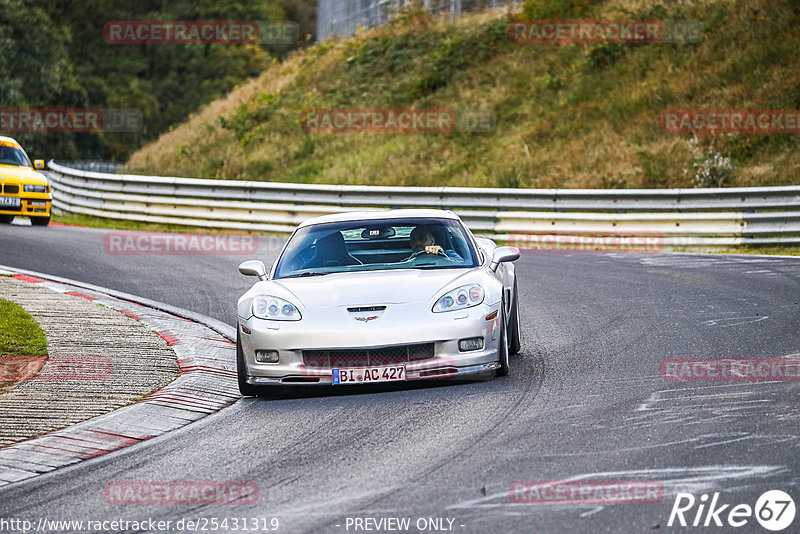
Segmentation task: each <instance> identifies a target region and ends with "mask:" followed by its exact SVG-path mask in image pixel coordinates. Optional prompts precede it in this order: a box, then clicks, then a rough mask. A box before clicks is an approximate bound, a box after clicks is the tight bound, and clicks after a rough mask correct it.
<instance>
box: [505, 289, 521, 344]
mask: <svg viewBox="0 0 800 534" xmlns="http://www.w3.org/2000/svg"><path fill="white" fill-rule="evenodd" d="M518 297H519V292H518V291H517V280H516V279H514V293H513V295H512V298H513V299H514V304H512V306H511V316H510V317H509V319H508V353H509V354H512V355H514V354H519V351H520V350H521V349H522V333H521V332H520V329H519V298H518Z"/></svg>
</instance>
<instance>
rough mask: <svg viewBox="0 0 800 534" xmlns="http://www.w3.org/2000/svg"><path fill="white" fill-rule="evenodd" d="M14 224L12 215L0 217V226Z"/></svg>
mask: <svg viewBox="0 0 800 534" xmlns="http://www.w3.org/2000/svg"><path fill="white" fill-rule="evenodd" d="M12 222H14V216H13V215H0V224H11V223H12Z"/></svg>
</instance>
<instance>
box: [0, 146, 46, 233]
mask: <svg viewBox="0 0 800 534" xmlns="http://www.w3.org/2000/svg"><path fill="white" fill-rule="evenodd" d="M38 169H44V160H41V159H37V160H35V161H34V162H33V165H31V160H30V159H29V158H28V155H27V154H26V153H25V151H24V150H22V147H21V146H19V143H17V142H16V141H15V140H13V139H11V138H10V137H2V136H0V223H5V224H9V223H10V222H12V221H13V220H14V217H16V216H23V217H30V219H31V224H34V225H41V226H47V225H48V224H50V202H51V200H52V198H51V197H50V184H48V183H47V177H45V175H44V174H41V173H39V172H36V171H37V170H38Z"/></svg>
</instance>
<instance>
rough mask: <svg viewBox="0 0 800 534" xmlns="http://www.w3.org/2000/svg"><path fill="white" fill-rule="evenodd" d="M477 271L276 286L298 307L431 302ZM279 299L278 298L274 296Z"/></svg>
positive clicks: (290, 281)
mask: <svg viewBox="0 0 800 534" xmlns="http://www.w3.org/2000/svg"><path fill="white" fill-rule="evenodd" d="M477 270H479V269H478V268H469V269H431V270H402V271H400V270H395V271H368V272H360V273H356V272H350V273H333V274H327V275H324V276H313V277H307V278H282V279H277V280H272V281H270V282H265V283H266V284H275V285H276V286H280V287H281V288H283V289H285V290H286V291H288V292H289V293H290V294H291V295H293V296H294V297H296V299H297V300H298V304H299V305H301V306H313V307H339V306H372V305H381V304H405V303H410V302H431V301H433V298H434V297H436V296H438V294H439V293H440V292H443V291H446V290H450V289H453V288H454V287H456V286H457V285H459V284H469V283H470V282H473V281H476V279H477V277H476V276H474V275H475V274H476V271H477ZM276 296H279V295H276Z"/></svg>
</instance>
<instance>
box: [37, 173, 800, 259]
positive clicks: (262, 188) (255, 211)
mask: <svg viewBox="0 0 800 534" xmlns="http://www.w3.org/2000/svg"><path fill="white" fill-rule="evenodd" d="M48 169H49V173H48V174H49V177H50V183H51V186H52V189H53V207H54V208H56V209H58V210H62V211H65V212H70V213H83V214H87V215H94V216H99V217H108V218H114V219H127V220H134V221H143V222H155V223H168V224H176V225H186V226H194V227H200V228H217V229H231V230H234V229H235V230H256V231H266V232H274V233H278V234H282V235H285V234H288V233H289V232H291V231H292V230H293V228H294V227H295V226H296V225H297V224H298V223H300V222H301V221H302V220H304V219H306V218H308V217H312V216H316V215H322V214H327V213H338V212H344V211H352V210H355V209H359V210H365V209H366V210H373V209H385V208H410V207H420V208H442V209H450V210H453V211H454V212H456V213H457V214H458V215H459V216H460V217H461V218H462V219H463V220H464V222H465V223H466V224H467V225H468V226H469V227H470V228H471V229H472V230H473V231H475V232H476V233H482V234H488V235H491V236H492V237H493V238H495V239H497V240H498V241H502V242H517V243H529V244H532V245H536V244H537V243H547V242H551V243H552V242H554V240H553V237H554V236H562V237H561V238H560V242H564V239H563V238H564V236H615V237H622V236H631V237H636V236H639V237H658V239H659V240H660V241H659V242H660V244H661V246H663V247H664V248H666V249H674V248H696V247H717V246H731V245H738V244H753V245H800V186H787V187H752V188H714V189H623V190H617V189H612V190H605V189H597V190H595V189H488V188H487V189H484V188H467V187H384V186H348V185H317V184H287V183H276V182H248V181H238V180H205V179H196V178H173V177H162V176H138V175H128V174H107V173H100V172H93V171H87V170H79V169H74V168H70V167H66V166H63V165H59V164H57V163H55V162H54V161H50V162H49V163H48ZM556 241H558V240H556ZM649 246H652V244H651V245H649Z"/></svg>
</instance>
